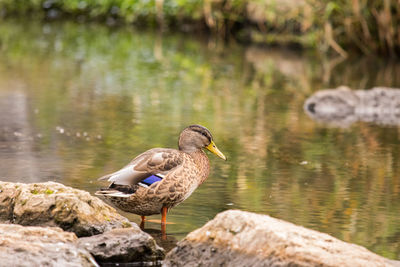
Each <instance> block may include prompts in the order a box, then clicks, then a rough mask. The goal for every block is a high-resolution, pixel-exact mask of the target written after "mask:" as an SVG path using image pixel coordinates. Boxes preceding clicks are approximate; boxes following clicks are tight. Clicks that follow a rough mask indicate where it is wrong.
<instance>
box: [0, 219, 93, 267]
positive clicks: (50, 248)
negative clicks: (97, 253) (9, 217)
mask: <svg viewBox="0 0 400 267" xmlns="http://www.w3.org/2000/svg"><path fill="white" fill-rule="evenodd" d="M76 240H77V237H76V235H75V234H74V233H68V232H64V231H63V230H61V229H60V228H58V227H49V228H44V227H32V226H31V227H26V226H25V227H24V226H20V225H12V224H0V259H1V261H0V266H97V263H96V262H95V260H94V259H93V257H92V256H91V255H90V253H89V252H87V251H86V250H84V249H82V248H79V247H78V246H77V244H76Z"/></svg>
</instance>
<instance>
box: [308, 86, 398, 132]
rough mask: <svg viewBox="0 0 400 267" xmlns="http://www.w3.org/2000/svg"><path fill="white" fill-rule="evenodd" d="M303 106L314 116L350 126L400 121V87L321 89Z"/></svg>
mask: <svg viewBox="0 0 400 267" xmlns="http://www.w3.org/2000/svg"><path fill="white" fill-rule="evenodd" d="M304 110H305V111H306V113H307V114H308V115H309V116H310V117H311V118H312V119H314V120H316V121H320V122H324V123H328V124H332V125H336V126H344V127H347V126H349V125H350V124H352V123H354V122H356V121H365V122H373V123H377V124H382V125H400V89H395V88H385V87H375V88H373V89H371V90H351V89H350V88H348V87H346V86H341V87H338V88H337V89H327V90H321V91H318V92H316V93H315V94H314V95H312V96H311V97H309V98H308V99H307V100H306V102H305V104H304Z"/></svg>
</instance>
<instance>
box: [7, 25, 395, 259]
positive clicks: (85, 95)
mask: <svg viewBox="0 0 400 267" xmlns="http://www.w3.org/2000/svg"><path fill="white" fill-rule="evenodd" d="M0 42H1V44H0V47H1V50H0V51H1V53H0V62H1V63H0V97H1V98H2V99H3V100H5V101H9V102H10V101H11V102H13V101H14V102H15V101H16V99H17V100H18V107H14V109H13V108H12V107H13V106H12V104H10V107H11V108H7V109H8V110H9V112H10V113H12V114H13V116H12V117H11V118H10V117H7V118H4V117H3V121H1V125H3V128H2V129H3V130H2V131H3V135H5V136H8V137H7V138H3V139H4V140H2V141H1V146H0V158H1V160H2V161H3V162H7V164H5V165H6V166H5V167H2V169H1V170H0V177H2V178H3V179H5V180H12V181H21V182H24V181H25V182H33V181H46V180H56V181H60V182H62V183H65V184H67V185H70V186H73V187H77V188H81V189H85V190H89V191H90V192H94V191H95V190H96V189H97V188H98V187H100V186H103V185H101V184H99V183H98V182H97V180H96V178H97V177H99V176H102V175H104V174H106V173H108V172H111V171H113V170H117V169H118V168H120V167H122V166H124V165H125V164H126V163H127V162H129V161H130V159H131V158H133V157H134V156H135V155H137V154H139V153H141V152H143V151H144V150H146V149H149V148H152V147H176V143H177V136H178V134H179V132H180V130H181V129H182V128H184V127H185V126H187V125H189V124H192V123H200V124H203V125H205V126H206V127H208V128H209V129H210V130H211V131H212V133H213V135H214V138H215V141H216V143H217V145H218V147H219V148H220V149H221V150H222V151H223V152H224V153H225V155H227V157H228V161H227V162H224V161H222V160H220V159H218V158H216V157H215V156H213V155H210V160H211V165H212V171H211V174H210V178H209V179H208V180H207V181H206V182H205V183H204V184H203V185H202V186H201V187H200V188H199V189H198V190H197V191H195V193H194V194H193V195H192V196H191V197H190V198H189V199H187V200H186V201H185V202H184V203H182V204H181V205H180V206H178V207H176V208H174V209H173V210H172V211H171V212H170V213H169V215H168V220H169V221H171V222H174V223H175V224H172V225H168V228H167V231H168V233H169V234H170V235H171V236H172V238H177V239H180V238H182V237H183V236H185V235H186V234H187V233H188V232H190V231H192V230H194V229H195V228H197V227H200V226H202V225H203V224H204V223H206V222H207V221H208V220H210V219H212V218H213V217H214V216H215V215H216V214H217V213H218V212H220V211H223V210H226V209H230V208H238V209H243V210H247V211H253V212H258V213H263V214H269V215H271V216H275V217H278V218H281V219H284V220H288V221H290V222H293V223H296V224H300V225H303V226H306V227H310V228H312V229H316V230H320V231H323V232H327V233H329V234H332V235H334V236H335V237H338V238H340V239H342V240H345V241H349V242H354V243H357V244H360V245H363V246H366V247H368V248H369V249H371V250H373V251H374V252H377V253H379V254H381V255H384V256H387V257H390V258H393V259H396V258H397V259H399V258H400V245H399V244H400V216H399V214H400V163H399V162H400V155H399V153H400V152H399V151H400V145H399V139H400V131H399V129H398V127H397V128H396V127H392V128H384V127H379V126H376V125H371V124H365V123H357V124H354V125H352V126H351V127H349V128H347V129H339V128H327V127H324V126H323V125H319V124H317V123H315V122H313V121H312V120H310V119H309V118H308V117H307V116H306V115H305V114H304V112H303V107H302V106H303V103H304V100H305V99H306V98H307V97H308V96H309V95H311V94H312V92H314V91H316V90H318V89H321V88H328V87H336V86H338V85H341V84H347V85H349V86H351V87H353V88H369V87H372V86H375V85H381V86H393V87H400V81H399V77H400V66H399V64H397V63H395V62H384V61H379V60H372V61H371V60H370V59H357V60H348V61H345V62H340V61H338V60H330V61H329V60H326V59H321V58H318V57H317V56H315V55H308V54H304V53H303V54H302V53H300V52H293V51H288V50H277V49H272V48H269V49H262V48H257V47H241V46H238V45H229V46H227V45H223V44H221V43H219V42H217V41H213V40H208V41H204V40H197V39H196V38H194V37H193V36H187V35H186V36H184V35H175V34H167V35H164V36H161V35H160V34H158V33H156V32H143V31H133V30H132V29H129V28H119V29H115V28H107V27H102V26H99V25H82V24H75V23H52V24H37V23H31V22H30V23H28V24H27V23H21V22H12V21H6V22H2V23H1V24H0ZM5 103H6V102H5ZM3 109H5V108H4V106H3ZM17 110H19V111H21V110H23V111H24V112H17ZM11 121H13V122H15V123H16V125H17V126H15V127H17V128H18V130H17V131H20V132H17V135H18V134H22V136H23V137H26V138H25V139H24V141H23V142H19V141H18V140H19V139H18V140H14V139H12V138H11V139H10V137H9V136H13V134H14V135H15V132H13V131H14V130H11V132H10V133H8V132H7V131H9V129H13V128H12V127H8V126H7V125H9V124H10V122H11ZM7 127H8V128H7ZM13 127H14V126H13ZM5 129H6V130H5ZM7 129H8V130H7ZM10 140H11V141H10ZM24 164H29V166H30V168H29V171H27V170H26V169H24V168H21V167H20V166H21V165H22V166H24ZM124 215H126V214H124ZM128 216H129V218H130V219H131V220H134V221H138V216H135V215H128ZM153 217H154V219H158V216H153ZM149 226H150V227H151V228H158V227H159V226H158V225H157V224H151V223H150V224H149Z"/></svg>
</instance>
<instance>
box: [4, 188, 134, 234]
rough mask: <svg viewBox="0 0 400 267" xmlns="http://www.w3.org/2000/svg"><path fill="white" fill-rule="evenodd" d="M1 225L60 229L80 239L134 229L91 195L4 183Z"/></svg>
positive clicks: (71, 190)
mask: <svg viewBox="0 0 400 267" xmlns="http://www.w3.org/2000/svg"><path fill="white" fill-rule="evenodd" d="M0 222H3V223H16V224H21V225H38V226H58V227H61V228H62V229H64V230H65V231H69V232H74V233H75V234H76V235H77V236H78V237H81V236H91V235H94V234H100V233H103V232H105V231H108V230H111V229H114V228H124V227H131V226H132V224H131V223H130V222H129V221H128V219H126V218H125V217H123V216H121V215H119V214H118V213H117V211H116V210H115V209H114V208H112V207H110V206H109V205H107V204H105V203H104V202H103V201H101V200H100V199H98V198H96V197H93V196H91V195H90V194H89V193H88V192H85V191H82V190H78V189H74V188H71V187H67V186H64V185H62V184H59V183H54V182H46V183H35V184H23V183H8V182H0Z"/></svg>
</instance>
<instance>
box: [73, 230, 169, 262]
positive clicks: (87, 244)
mask: <svg viewBox="0 0 400 267" xmlns="http://www.w3.org/2000/svg"><path fill="white" fill-rule="evenodd" d="M79 246H80V247H81V248H84V249H86V250H87V251H89V252H90V253H91V254H92V255H93V256H94V257H95V259H96V260H97V261H98V262H101V263H103V262H117V263H127V262H142V263H143V262H153V263H154V264H155V265H157V264H158V265H160V261H161V260H162V259H163V258H164V256H165V255H164V250H163V249H162V248H160V247H159V246H158V245H157V244H156V242H155V241H154V239H153V238H152V237H151V236H150V235H149V234H147V233H144V232H143V231H141V230H140V228H139V227H138V226H136V225H135V226H134V227H131V228H125V229H114V230H110V231H108V232H106V233H104V234H100V235H95V236H91V237H82V238H80V239H79Z"/></svg>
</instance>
